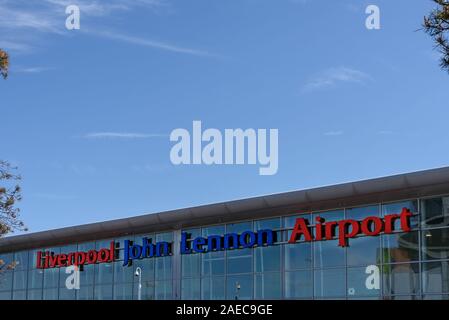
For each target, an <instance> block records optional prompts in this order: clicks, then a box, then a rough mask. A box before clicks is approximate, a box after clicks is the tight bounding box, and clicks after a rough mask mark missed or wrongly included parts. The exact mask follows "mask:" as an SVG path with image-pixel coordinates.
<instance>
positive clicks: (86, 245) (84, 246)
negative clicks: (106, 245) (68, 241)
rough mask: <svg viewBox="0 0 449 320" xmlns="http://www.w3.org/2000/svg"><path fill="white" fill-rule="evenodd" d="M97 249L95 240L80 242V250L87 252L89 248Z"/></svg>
mask: <svg viewBox="0 0 449 320" xmlns="http://www.w3.org/2000/svg"><path fill="white" fill-rule="evenodd" d="M93 249H95V241H92V242H83V243H79V244H78V251H84V252H87V251H89V250H93Z"/></svg>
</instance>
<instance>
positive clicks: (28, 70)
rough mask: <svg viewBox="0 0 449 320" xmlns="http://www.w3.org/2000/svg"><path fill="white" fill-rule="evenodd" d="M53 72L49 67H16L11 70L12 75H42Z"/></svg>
mask: <svg viewBox="0 0 449 320" xmlns="http://www.w3.org/2000/svg"><path fill="white" fill-rule="evenodd" d="M48 70H51V68H47V67H16V68H12V69H11V73H41V72H45V71H48Z"/></svg>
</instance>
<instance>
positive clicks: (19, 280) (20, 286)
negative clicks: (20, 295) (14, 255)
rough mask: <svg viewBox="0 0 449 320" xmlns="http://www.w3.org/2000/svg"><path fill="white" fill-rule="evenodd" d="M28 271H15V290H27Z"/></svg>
mask: <svg viewBox="0 0 449 320" xmlns="http://www.w3.org/2000/svg"><path fill="white" fill-rule="evenodd" d="M27 277H28V271H16V270H15V271H14V282H13V283H14V290H26V288H27Z"/></svg>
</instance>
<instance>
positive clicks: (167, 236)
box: [156, 232, 173, 243]
mask: <svg viewBox="0 0 449 320" xmlns="http://www.w3.org/2000/svg"><path fill="white" fill-rule="evenodd" d="M160 241H166V242H168V243H171V242H172V241H173V232H165V233H158V234H156V242H160Z"/></svg>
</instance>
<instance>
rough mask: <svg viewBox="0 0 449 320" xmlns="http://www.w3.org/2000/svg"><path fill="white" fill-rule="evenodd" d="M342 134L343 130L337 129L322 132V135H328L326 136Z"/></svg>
mask: <svg viewBox="0 0 449 320" xmlns="http://www.w3.org/2000/svg"><path fill="white" fill-rule="evenodd" d="M343 134H344V132H343V131H341V130H338V131H328V132H325V133H324V135H325V136H328V137H335V136H341V135H343Z"/></svg>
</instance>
